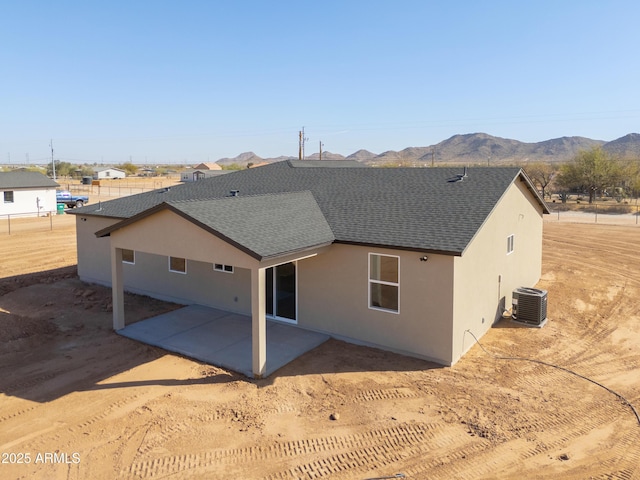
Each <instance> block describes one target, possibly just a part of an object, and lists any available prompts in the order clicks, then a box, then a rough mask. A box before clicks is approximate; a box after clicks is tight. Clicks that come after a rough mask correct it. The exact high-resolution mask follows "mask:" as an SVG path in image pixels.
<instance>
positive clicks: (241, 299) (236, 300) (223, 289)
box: [122, 251, 251, 315]
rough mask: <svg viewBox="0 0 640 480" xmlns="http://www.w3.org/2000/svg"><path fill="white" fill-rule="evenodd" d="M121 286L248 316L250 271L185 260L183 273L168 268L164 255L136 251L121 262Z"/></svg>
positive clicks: (147, 293)
mask: <svg viewBox="0 0 640 480" xmlns="http://www.w3.org/2000/svg"><path fill="white" fill-rule="evenodd" d="M122 267H123V268H122V270H123V272H122V273H123V280H124V289H125V290H126V291H128V292H133V293H138V294H142V295H147V296H150V297H154V298H160V299H162V300H167V301H171V302H175V303H180V304H185V305H188V304H194V303H195V304H198V305H206V306H210V307H215V308H221V309H223V310H228V311H230V312H235V313H240V314H243V315H251V270H248V269H246V268H237V267H234V270H233V273H226V272H220V271H216V270H214V269H213V264H212V263H208V262H198V261H196V260H187V272H186V273H185V274H182V273H176V272H171V271H169V261H168V257H166V256H163V255H153V254H149V253H144V252H139V251H136V253H135V264H133V265H131V264H127V263H124V264H123V265H122Z"/></svg>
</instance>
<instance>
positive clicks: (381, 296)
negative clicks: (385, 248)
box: [369, 253, 400, 313]
mask: <svg viewBox="0 0 640 480" xmlns="http://www.w3.org/2000/svg"><path fill="white" fill-rule="evenodd" d="M369 308H372V309H374V310H383V311H385V312H392V313H400V257H398V256H396V255H384V254H379V253H369Z"/></svg>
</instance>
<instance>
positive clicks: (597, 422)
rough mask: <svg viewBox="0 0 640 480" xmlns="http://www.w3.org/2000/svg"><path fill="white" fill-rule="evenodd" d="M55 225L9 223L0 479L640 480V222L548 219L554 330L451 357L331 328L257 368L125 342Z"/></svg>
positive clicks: (494, 341) (61, 222) (0, 330)
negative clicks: (346, 335)
mask: <svg viewBox="0 0 640 480" xmlns="http://www.w3.org/2000/svg"><path fill="white" fill-rule="evenodd" d="M62 217H63V218H57V217H56V218H55V219H54V220H55V222H56V223H55V225H54V228H53V230H50V229H48V228H46V225H44V228H42V229H26V228H25V229H23V230H22V231H19V232H18V233H16V234H12V235H7V234H5V233H3V232H0V295H1V296H0V455H1V457H0V478H2V479H98V480H99V479H109V480H111V479H114V478H132V479H138V478H140V479H144V478H153V479H159V478H162V479H167V478H168V479H181V478H189V479H191V478H194V479H228V478H239V479H273V480H276V479H324V478H331V479H334V478H337V479H367V478H376V477H384V478H389V477H393V478H401V477H400V475H399V474H400V473H402V474H404V476H405V477H404V478H412V479H452V478H456V479H478V478H482V479H485V478H492V479H506V478H533V479H536V478H539V479H547V478H555V479H586V478H601V479H604V478H607V479H612V478H617V479H638V478H640V420H639V419H638V418H636V415H635V413H634V411H633V407H635V408H636V409H640V249H639V246H638V245H639V240H640V228H638V227H636V226H613V225H600V224H598V225H595V224H573V223H557V222H551V221H550V222H546V223H545V234H544V258H543V272H542V273H543V275H542V279H541V281H540V283H539V285H538V287H539V288H544V289H547V290H548V291H549V309H548V318H549V321H548V323H547V325H546V326H544V327H543V328H541V329H535V328H524V327H519V326H517V325H515V324H513V323H510V322H509V321H507V320H501V321H500V322H499V323H498V324H496V326H495V328H493V329H491V330H490V331H489V332H488V333H487V335H485V336H484V337H483V338H482V339H481V340H480V341H481V343H482V346H483V348H482V347H480V346H479V345H476V346H474V347H473V348H472V350H471V351H470V352H469V353H468V354H467V355H466V356H465V357H464V358H463V359H462V360H461V361H460V362H459V363H457V364H456V365H455V366H454V367H452V368H445V367H440V366H437V365H433V364H429V363H426V362H423V361H420V360H417V359H412V358H407V357H403V356H399V355H394V354H391V353H387V352H383V351H379V350H376V349H372V348H366V347H361V346H355V345H350V344H347V343H343V342H340V341H337V340H330V341H328V342H327V343H325V344H323V345H321V346H320V347H318V348H316V349H315V350H313V351H311V352H310V353H308V354H306V355H304V356H303V357H301V358H299V359H297V360H295V361H294V362H293V363H291V364H289V365H287V366H286V367H284V368H283V369H281V370H279V371H278V372H276V373H275V374H274V375H273V376H272V377H270V378H268V379H265V380H249V379H247V378H245V377H243V376H241V375H238V374H235V373H233V372H230V371H226V370H224V369H220V368H217V367H213V366H210V365H206V364H202V363H199V362H196V361H192V360H190V359H187V358H182V357H180V356H177V355H173V354H169V353H167V352H165V351H162V350H160V349H157V348H154V347H150V346H147V345H143V344H140V343H137V342H135V341H132V340H129V339H127V338H123V337H120V336H119V335H117V334H115V333H114V332H113V331H112V329H111V312H110V290H109V289H106V288H103V287H99V286H94V285H85V284H83V283H81V282H80V281H79V280H78V279H77V277H76V272H75V263H76V257H75V237H74V231H75V229H74V223H73V218H72V216H62ZM47 221H48V220H47ZM65 222H66V223H65ZM170 308H175V306H173V305H169V304H166V303H163V302H159V301H156V300H152V299H149V298H146V297H140V296H134V295H129V296H127V297H126V309H127V317H128V320H132V319H141V318H146V317H149V316H153V315H156V314H158V313H159V312H162V311H164V310H166V309H170ZM485 349H486V351H485ZM497 357H510V358H508V359H505V358H497ZM516 357H517V358H516ZM524 359H535V360H539V361H541V362H546V363H547V364H549V365H547V364H543V363H536V362H532V361H529V360H524ZM551 365H557V366H560V367H563V368H564V369H566V370H563V369H558V368H554V367H553V366H551ZM571 372H575V373H578V374H580V375H582V376H584V377H586V378H588V379H591V380H593V381H595V382H599V383H600V384H602V385H603V386H606V387H608V388H609V389H611V390H612V391H614V392H616V393H617V394H619V395H621V396H622V397H624V398H625V399H626V401H627V402H629V403H626V402H625V401H624V400H623V399H622V398H621V397H619V396H617V395H616V394H615V393H613V392H612V391H609V390H606V389H604V388H602V387H601V386H598V385H596V384H594V383H592V382H590V381H588V380H586V379H585V378H581V377H578V376H576V375H574V374H572V373H571ZM396 475H397V476H396Z"/></svg>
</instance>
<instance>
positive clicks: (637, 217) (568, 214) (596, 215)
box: [545, 203, 640, 225]
mask: <svg viewBox="0 0 640 480" xmlns="http://www.w3.org/2000/svg"><path fill="white" fill-rule="evenodd" d="M547 205H548V206H549V209H550V210H551V215H546V216H545V220H546V221H556V222H574V223H602V224H611V225H639V224H640V205H638V204H637V203H636V204H635V205H630V204H624V203H611V204H605V203H593V204H588V203H585V204H581V203H572V204H562V203H560V204H557V203H547Z"/></svg>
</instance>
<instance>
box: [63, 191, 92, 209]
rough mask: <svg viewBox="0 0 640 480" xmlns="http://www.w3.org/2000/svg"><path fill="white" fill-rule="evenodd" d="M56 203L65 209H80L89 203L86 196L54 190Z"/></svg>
mask: <svg viewBox="0 0 640 480" xmlns="http://www.w3.org/2000/svg"><path fill="white" fill-rule="evenodd" d="M56 203H62V204H64V205H66V206H67V208H74V207H78V208H80V207H82V206H84V205H85V204H86V203H89V197H87V196H86V195H72V194H71V192H70V191H69V190H56Z"/></svg>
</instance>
